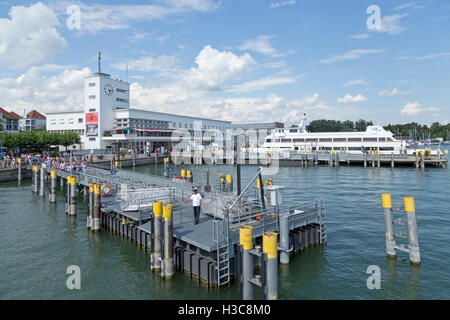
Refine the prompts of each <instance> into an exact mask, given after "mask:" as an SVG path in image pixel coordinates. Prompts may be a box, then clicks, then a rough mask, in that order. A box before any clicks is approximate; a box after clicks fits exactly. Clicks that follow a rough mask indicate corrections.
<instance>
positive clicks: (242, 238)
mask: <svg viewBox="0 0 450 320" xmlns="http://www.w3.org/2000/svg"><path fill="white" fill-rule="evenodd" d="M239 242H240V245H241V248H242V279H241V280H242V281H241V284H240V285H241V286H242V299H243V300H253V285H252V284H251V282H250V280H251V279H253V270H254V262H253V255H252V254H251V253H250V252H249V250H251V249H253V227H252V226H243V227H241V228H240V230H239Z"/></svg>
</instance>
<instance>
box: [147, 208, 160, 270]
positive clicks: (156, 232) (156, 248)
mask: <svg viewBox="0 0 450 320" xmlns="http://www.w3.org/2000/svg"><path fill="white" fill-rule="evenodd" d="M162 215H163V202H162V201H161V200H159V201H154V202H153V233H152V240H151V247H150V254H151V256H150V264H151V269H152V270H160V269H161V242H162V239H161V228H162V225H161V224H162Z"/></svg>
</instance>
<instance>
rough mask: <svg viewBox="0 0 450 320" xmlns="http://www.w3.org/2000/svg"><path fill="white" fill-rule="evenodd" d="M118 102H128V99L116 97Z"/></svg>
mask: <svg viewBox="0 0 450 320" xmlns="http://www.w3.org/2000/svg"><path fill="white" fill-rule="evenodd" d="M116 101H117V102H123V103H128V99H120V98H116Z"/></svg>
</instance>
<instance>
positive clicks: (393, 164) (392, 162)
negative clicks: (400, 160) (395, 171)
mask: <svg viewBox="0 0 450 320" xmlns="http://www.w3.org/2000/svg"><path fill="white" fill-rule="evenodd" d="M391 167H392V168H394V167H395V161H394V153H391Z"/></svg>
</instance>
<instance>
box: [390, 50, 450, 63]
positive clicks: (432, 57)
mask: <svg viewBox="0 0 450 320" xmlns="http://www.w3.org/2000/svg"><path fill="white" fill-rule="evenodd" d="M448 56H450V52H440V53H432V54H429V55H426V56H421V57H405V56H403V57H397V59H403V60H416V61H423V60H430V59H436V58H440V57H448Z"/></svg>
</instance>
